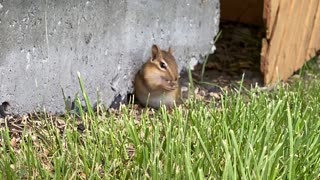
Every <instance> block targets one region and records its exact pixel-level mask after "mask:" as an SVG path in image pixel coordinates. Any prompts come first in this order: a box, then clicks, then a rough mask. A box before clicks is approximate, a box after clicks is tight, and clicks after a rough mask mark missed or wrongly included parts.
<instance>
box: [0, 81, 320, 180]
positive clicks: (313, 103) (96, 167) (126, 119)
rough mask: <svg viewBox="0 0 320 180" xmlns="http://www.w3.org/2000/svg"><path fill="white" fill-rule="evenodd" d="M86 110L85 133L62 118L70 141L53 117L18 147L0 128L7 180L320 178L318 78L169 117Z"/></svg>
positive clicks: (195, 104)
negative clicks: (13, 145)
mask: <svg viewBox="0 0 320 180" xmlns="http://www.w3.org/2000/svg"><path fill="white" fill-rule="evenodd" d="M80 84H81V90H82V93H83V95H84V100H85V104H86V105H87V106H91V105H90V102H89V99H88V98H87V96H86V95H85V91H84V89H85V87H84V85H83V83H82V82H81V80H80ZM243 94H246V95H243ZM87 109H89V111H88V113H81V117H80V118H81V122H82V123H83V126H84V128H85V130H84V131H83V132H82V131H79V130H77V124H78V123H79V119H77V118H76V117H75V116H74V115H72V114H68V115H67V116H66V117H65V118H64V119H60V121H63V122H64V123H65V128H64V131H63V132H61V131H60V130H59V129H58V128H57V126H56V124H57V122H56V121H57V120H53V118H52V117H51V116H49V115H47V116H45V117H46V118H42V119H41V121H40V122H38V124H37V125H34V126H30V127H28V128H25V131H24V133H23V135H22V139H21V142H20V143H19V144H18V145H17V146H16V147H12V145H10V141H11V137H10V134H9V131H8V129H7V128H2V129H1V131H0V175H1V177H2V178H1V179H21V178H28V179H52V178H53V179H319V178H320V118H319V117H320V80H318V79H313V80H310V81H307V82H304V81H303V80H299V81H297V82H296V83H293V84H291V85H290V86H289V87H287V86H284V85H283V86H279V87H278V88H277V89H276V90H274V91H273V92H266V91H261V90H259V89H253V90H251V91H246V90H241V91H239V92H237V93H229V94H225V95H223V97H222V100H221V101H220V102H215V101H212V102H211V103H210V104H204V102H202V101H195V100H192V99H189V100H187V101H186V104H185V107H181V106H180V107H176V108H174V109H173V110H172V111H171V112H169V111H168V110H166V109H165V108H161V109H160V110H158V111H154V112H153V111H148V110H144V111H143V112H142V113H141V114H137V113H136V111H135V110H134V109H133V107H132V106H128V107H122V108H121V110H120V112H119V113H110V112H108V111H102V112H101V113H99V115H98V114H96V113H93V110H92V108H91V107H89V108H88V107H87ZM60 123H61V122H60Z"/></svg>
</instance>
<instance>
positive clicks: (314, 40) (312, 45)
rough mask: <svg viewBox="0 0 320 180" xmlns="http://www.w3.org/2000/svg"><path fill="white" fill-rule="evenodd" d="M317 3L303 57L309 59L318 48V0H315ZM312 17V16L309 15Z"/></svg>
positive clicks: (319, 34) (319, 8)
mask: <svg viewBox="0 0 320 180" xmlns="http://www.w3.org/2000/svg"><path fill="white" fill-rule="evenodd" d="M317 3H318V5H317V6H316V7H317V10H316V15H315V18H314V27H313V30H312V34H311V38H310V39H311V40H310V43H309V46H308V53H307V54H306V57H305V59H310V58H312V57H313V56H315V52H316V51H317V50H320V2H319V1H318V2H317ZM311 18H312V17H311Z"/></svg>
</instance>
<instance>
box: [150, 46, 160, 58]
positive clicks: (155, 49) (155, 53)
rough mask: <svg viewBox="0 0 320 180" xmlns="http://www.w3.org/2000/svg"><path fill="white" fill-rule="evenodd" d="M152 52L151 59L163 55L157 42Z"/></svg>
mask: <svg viewBox="0 0 320 180" xmlns="http://www.w3.org/2000/svg"><path fill="white" fill-rule="evenodd" d="M151 52H152V59H151V60H154V59H156V58H159V57H161V56H162V55H161V50H160V48H159V47H158V46H157V45H155V44H154V45H152V48H151Z"/></svg>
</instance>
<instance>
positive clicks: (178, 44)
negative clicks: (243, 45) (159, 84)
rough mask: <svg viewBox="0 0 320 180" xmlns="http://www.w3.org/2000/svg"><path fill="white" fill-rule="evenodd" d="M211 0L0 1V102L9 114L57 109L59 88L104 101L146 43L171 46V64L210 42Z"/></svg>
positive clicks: (124, 89) (127, 82) (125, 79)
mask: <svg viewBox="0 0 320 180" xmlns="http://www.w3.org/2000/svg"><path fill="white" fill-rule="evenodd" d="M219 18H220V10H219V1H218V0H182V1H179V0H162V1H160V0H114V1H111V0H95V1H94V0H91V1H83V0H60V1H53V0H0V104H1V103H2V102H4V101H8V102H10V104H11V106H12V109H13V112H14V113H24V112H31V111H33V110H40V111H41V110H44V109H45V110H47V111H51V112H62V111H63V110H64V101H63V95H62V92H61V88H63V89H64V92H65V94H66V95H67V96H68V95H69V96H72V97H73V96H74V95H75V94H76V93H77V92H80V88H79V84H78V80H77V72H78V71H79V72H80V73H81V76H82V79H83V81H84V83H85V86H86V90H87V92H88V94H89V97H90V98H91V100H92V101H93V102H94V101H95V100H96V99H97V92H98V93H99V95H100V99H101V101H102V102H103V103H105V104H106V105H110V104H111V102H112V101H113V100H114V97H115V96H118V97H119V95H120V96H124V95H126V94H127V93H128V92H130V91H132V80H133V76H134V74H135V72H136V71H137V70H138V68H139V67H140V66H141V64H142V63H143V62H144V61H146V60H147V58H148V57H149V56H150V51H151V50H150V49H151V45H152V44H153V43H156V44H158V45H159V46H160V47H161V48H164V49H166V48H168V47H169V46H172V48H173V49H174V52H175V56H176V59H177V61H178V64H179V69H180V70H181V69H183V68H185V67H186V66H187V65H188V64H191V66H192V65H194V64H195V63H196V62H197V61H198V60H200V59H201V57H203V56H204V55H206V54H207V53H209V52H210V51H211V49H212V48H213V41H212V39H213V38H214V36H215V35H216V34H217V31H218V24H219Z"/></svg>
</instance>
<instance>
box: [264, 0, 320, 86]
mask: <svg viewBox="0 0 320 180" xmlns="http://www.w3.org/2000/svg"><path fill="white" fill-rule="evenodd" d="M319 6H320V3H319V0H309V1H291V0H281V1H279V0H266V1H265V9H264V13H265V14H264V18H265V22H266V26H267V36H266V39H264V40H263V43H262V50H261V71H262V72H263V74H264V81H265V84H272V83H273V82H276V81H277V80H285V79H287V78H288V77H289V76H291V75H292V74H293V72H294V71H296V70H298V69H299V68H300V67H301V66H302V65H303V63H304V62H305V61H306V60H307V59H306V57H308V56H310V53H314V51H315V49H317V48H319V44H320V35H319V34H320V27H319V26H320V22H319V21H320V17H319V14H320V7H319Z"/></svg>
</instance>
